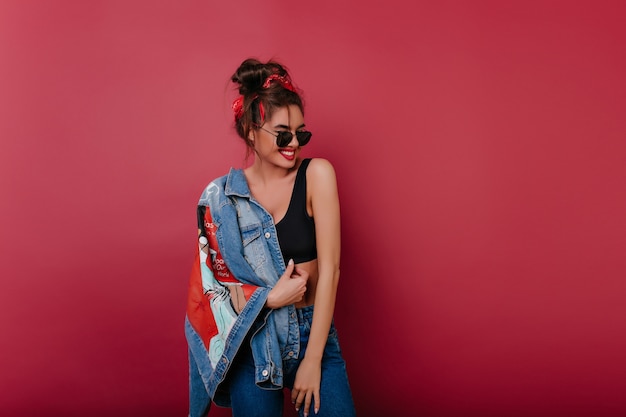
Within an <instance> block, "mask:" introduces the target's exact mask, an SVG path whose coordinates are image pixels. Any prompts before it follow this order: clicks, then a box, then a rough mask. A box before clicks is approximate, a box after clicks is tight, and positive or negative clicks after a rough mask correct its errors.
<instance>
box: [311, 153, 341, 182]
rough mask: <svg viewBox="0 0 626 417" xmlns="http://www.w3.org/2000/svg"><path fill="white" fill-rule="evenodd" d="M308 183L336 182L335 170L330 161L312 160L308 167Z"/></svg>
mask: <svg viewBox="0 0 626 417" xmlns="http://www.w3.org/2000/svg"><path fill="white" fill-rule="evenodd" d="M306 171H307V182H310V181H316V182H326V181H333V182H334V181H336V179H335V168H334V167H333V165H332V164H331V163H330V161H329V160H327V159H324V158H311V162H309V166H308V167H307V170H306Z"/></svg>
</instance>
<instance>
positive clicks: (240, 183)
mask: <svg viewBox="0 0 626 417" xmlns="http://www.w3.org/2000/svg"><path fill="white" fill-rule="evenodd" d="M198 204H199V206H201V207H206V208H208V209H209V210H210V213H211V215H212V221H213V224H214V225H215V226H217V229H216V232H215V236H216V239H217V243H218V247H219V250H220V252H221V256H222V257H223V259H224V261H225V263H226V265H227V267H228V269H229V270H230V272H231V273H232V275H233V276H234V277H235V278H236V279H237V280H238V281H240V282H241V283H244V284H250V285H253V286H258V287H259V289H258V290H257V291H255V292H254V294H253V295H252V297H250V298H249V299H248V300H247V303H246V305H245V307H244V309H243V311H241V313H240V314H239V315H238V316H237V317H236V320H235V321H234V323H233V324H232V326H230V327H228V328H227V330H226V333H225V334H222V335H221V338H220V342H221V345H220V347H219V350H217V353H216V351H215V350H211V353H212V355H213V358H214V359H213V361H211V360H209V350H207V346H205V343H204V342H203V340H202V338H201V337H200V336H199V329H197V328H194V324H193V323H191V322H190V320H189V314H188V317H187V319H186V321H185V335H186V338H187V343H188V345H189V355H190V357H189V365H190V375H189V391H190V392H189V396H190V410H189V415H190V417H202V416H205V415H206V414H207V412H208V410H209V407H210V400H211V399H212V400H213V401H214V402H215V403H216V404H218V405H222V406H230V396H229V395H228V393H227V392H226V391H225V390H224V389H223V387H220V384H221V383H222V381H223V380H224V378H225V376H226V374H227V372H228V370H229V368H230V365H231V363H232V361H233V359H234V357H235V354H236V352H237V351H238V350H239V348H240V345H241V343H242V341H243V339H244V337H246V335H248V336H249V337H250V346H251V351H252V355H253V358H254V363H255V373H254V377H253V378H252V379H251V381H252V382H253V383H254V384H256V385H257V386H259V387H263V388H267V389H280V388H282V387H283V386H284V384H285V382H284V379H283V375H284V370H283V366H282V365H283V360H284V359H287V358H289V353H290V352H296V354H298V351H299V340H300V335H299V327H298V317H297V314H296V309H295V308H294V306H293V305H290V306H286V307H283V308H280V309H276V310H269V309H267V308H265V307H264V304H265V300H266V297H267V293H268V292H269V290H270V289H271V288H272V287H273V286H274V285H275V284H276V281H278V279H279V278H280V276H281V275H282V274H283V272H284V271H285V262H284V260H283V258H282V253H281V251H280V246H279V243H278V238H277V235H276V228H275V227H274V223H273V219H272V216H271V215H270V214H269V213H268V212H267V211H266V210H265V209H264V208H263V207H262V206H261V205H260V204H258V202H256V201H255V200H254V198H253V197H252V196H251V194H250V189H249V188H248V184H247V182H246V179H245V176H244V174H243V171H241V170H237V169H231V170H230V172H229V173H228V175H226V176H223V177H220V178H218V179H216V180H215V181H213V182H212V183H211V184H209V185H208V186H207V188H206V189H205V190H204V192H203V193H202V196H201V197H200V202H199V203H198ZM199 226H200V227H203V225H202V220H201V219H199ZM205 257H206V255H205ZM200 259H201V258H200ZM195 271H196V273H200V272H198V271H201V273H203V274H207V273H209V272H207V270H206V268H205V269H202V268H200V267H198V268H196V269H195ZM203 278H204V277H203ZM192 301H193V303H195V304H194V305H192V307H191V308H193V309H196V310H198V309H206V308H207V307H206V305H205V304H203V303H204V302H203V301H201V302H198V300H191V299H190V302H192ZM188 311H189V307H188ZM196 325H198V324H196ZM216 355H217V356H216Z"/></svg>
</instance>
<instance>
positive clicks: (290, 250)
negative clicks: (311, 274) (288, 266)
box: [276, 158, 317, 263]
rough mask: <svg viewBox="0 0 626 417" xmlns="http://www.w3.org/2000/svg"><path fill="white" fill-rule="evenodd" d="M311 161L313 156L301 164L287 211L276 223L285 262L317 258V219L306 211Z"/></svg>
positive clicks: (298, 261) (299, 261)
mask: <svg viewBox="0 0 626 417" xmlns="http://www.w3.org/2000/svg"><path fill="white" fill-rule="evenodd" d="M309 162H311V158H307V159H304V160H303V161H302V163H301V164H300V167H299V168H298V172H297V173H296V181H295V184H294V185H293V193H292V194H291V200H290V201H289V207H288V208H287V213H285V217H283V218H282V219H281V220H280V221H279V222H278V223H276V233H277V234H278V243H279V244H280V250H281V252H282V253H283V259H284V260H285V262H288V261H289V259H293V261H294V262H295V263H301V262H307V261H312V260H313V259H317V247H316V245H315V221H314V220H313V217H311V216H309V213H307V212H306V168H307V167H308V166H309Z"/></svg>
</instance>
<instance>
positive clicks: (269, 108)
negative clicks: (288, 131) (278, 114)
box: [230, 58, 304, 149]
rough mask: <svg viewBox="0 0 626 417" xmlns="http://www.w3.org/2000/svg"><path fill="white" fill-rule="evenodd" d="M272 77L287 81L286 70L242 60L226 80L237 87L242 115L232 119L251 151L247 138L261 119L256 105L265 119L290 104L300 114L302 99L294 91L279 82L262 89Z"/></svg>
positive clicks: (302, 109) (258, 62) (276, 64)
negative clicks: (297, 109)
mask: <svg viewBox="0 0 626 417" xmlns="http://www.w3.org/2000/svg"><path fill="white" fill-rule="evenodd" d="M272 74H276V75H279V76H282V77H285V78H286V79H287V80H289V82H291V79H290V77H289V73H288V72H287V69H286V68H285V67H284V66H282V65H281V64H279V63H277V62H275V61H268V62H267V63H265V64H264V63H262V62H261V61H259V60H257V59H253V58H249V59H246V60H245V61H243V62H242V63H241V65H239V68H237V71H235V73H234V74H233V76H232V77H230V79H231V81H232V82H234V83H235V84H237V86H238V90H239V94H241V96H242V97H243V106H242V114H241V117H237V118H236V119H235V128H236V130H237V134H238V135H239V136H240V137H241V138H242V139H243V140H244V142H246V145H247V146H248V148H249V149H252V148H254V144H253V143H252V141H251V140H250V138H249V136H250V131H251V130H252V129H253V128H255V127H259V126H261V125H262V124H263V122H264V120H261V112H260V111H259V103H262V105H263V110H264V113H265V119H266V120H267V119H269V118H271V117H272V114H273V112H274V110H276V109H278V108H281V107H285V106H289V105H291V104H294V105H296V106H298V107H299V108H300V111H301V112H302V114H304V105H303V103H302V98H301V97H300V94H298V93H297V92H295V91H291V90H290V89H288V88H285V87H284V85H283V84H281V83H279V82H270V83H269V86H268V87H267V88H265V87H263V83H264V82H265V81H266V80H267V77H269V76H270V75H272Z"/></svg>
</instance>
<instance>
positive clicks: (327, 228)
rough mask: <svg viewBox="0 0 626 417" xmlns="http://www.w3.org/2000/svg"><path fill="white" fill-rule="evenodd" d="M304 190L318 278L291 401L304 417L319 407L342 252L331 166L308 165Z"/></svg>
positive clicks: (325, 163) (322, 163)
mask: <svg viewBox="0 0 626 417" xmlns="http://www.w3.org/2000/svg"><path fill="white" fill-rule="evenodd" d="M307 187H310V188H309V189H310V196H311V206H312V211H313V218H314V219H315V234H316V245H317V266H318V273H319V276H318V280H317V288H316V291H315V309H314V310H313V323H312V325H311V334H310V336H309V343H308V345H307V349H306V353H305V356H304V359H303V360H302V362H301V364H300V367H299V368H298V372H297V374H296V380H295V383H294V390H293V391H292V401H294V402H295V403H296V409H298V408H299V407H300V405H301V404H302V403H304V407H305V408H304V412H305V416H306V415H307V414H308V410H309V407H310V404H311V400H313V401H314V404H315V410H316V412H317V410H319V407H320V398H319V388H320V380H321V363H322V356H323V354H324V347H325V346H326V340H327V338H328V332H329V329H330V324H331V321H332V318H333V311H334V308H335V296H336V293H337V283H338V281H339V257H340V250H341V231H340V219H339V196H338V193H337V179H336V176H335V170H334V169H333V166H332V165H331V164H330V162H328V161H327V160H325V159H313V160H312V161H311V163H310V165H309V167H308V169H307Z"/></svg>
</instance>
